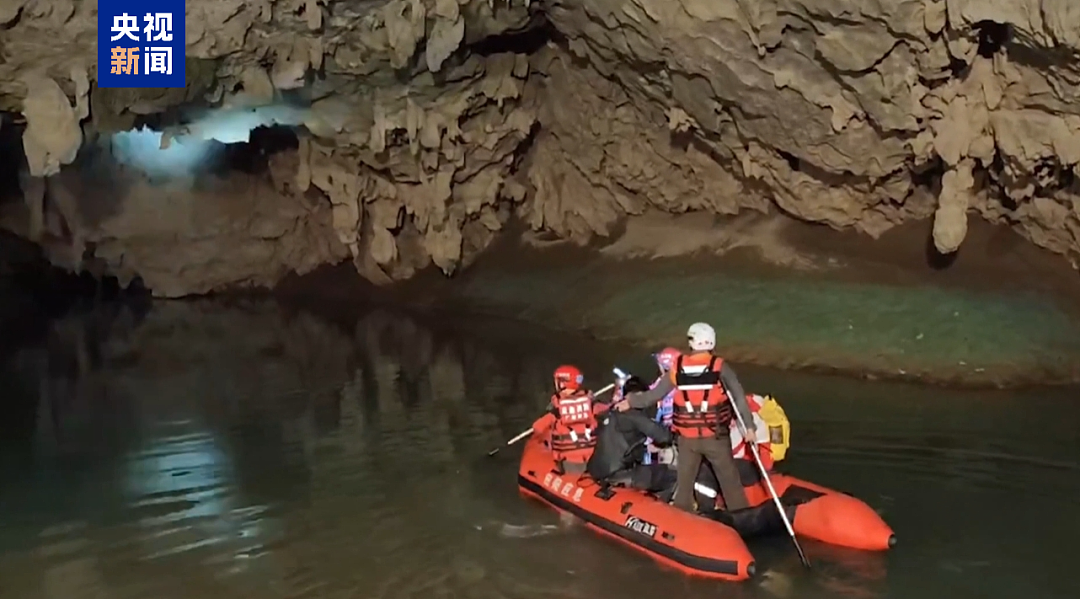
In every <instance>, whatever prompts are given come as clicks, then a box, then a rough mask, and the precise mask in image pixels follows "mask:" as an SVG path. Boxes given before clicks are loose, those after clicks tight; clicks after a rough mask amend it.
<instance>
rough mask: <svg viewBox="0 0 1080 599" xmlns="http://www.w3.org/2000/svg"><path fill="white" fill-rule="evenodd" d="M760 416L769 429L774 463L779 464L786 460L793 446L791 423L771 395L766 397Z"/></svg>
mask: <svg viewBox="0 0 1080 599" xmlns="http://www.w3.org/2000/svg"><path fill="white" fill-rule="evenodd" d="M759 415H760V416H761V419H762V420H764V421H765V425H766V426H768V427H769V444H770V445H769V447H770V449H771V450H772V458H773V461H774V462H779V461H781V460H783V459H784V456H786V455H787V450H788V447H790V446H791V422H790V421H789V420H788V417H787V414H785V413H784V408H781V407H780V403H779V402H777V401H776V399H775V398H774V397H773V396H771V395H766V396H765V403H764V405H762V406H761V412H760V413H759Z"/></svg>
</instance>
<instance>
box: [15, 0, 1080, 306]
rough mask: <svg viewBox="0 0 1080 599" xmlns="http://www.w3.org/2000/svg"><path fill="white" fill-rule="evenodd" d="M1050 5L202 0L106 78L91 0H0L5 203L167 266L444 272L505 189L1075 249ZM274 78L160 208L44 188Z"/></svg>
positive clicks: (249, 94)
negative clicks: (191, 179)
mask: <svg viewBox="0 0 1080 599" xmlns="http://www.w3.org/2000/svg"><path fill="white" fill-rule="evenodd" d="M1070 7H1071V4H1070V3H1069V2H1066V1H1065V0H1057V1H1055V0H1043V1H1041V2H1039V3H1038V10H1032V9H1030V7H1029V5H1028V4H1027V3H1023V2H1019V1H1018V0H1015V1H1004V0H995V1H992V2H973V1H967V0H942V1H933V0H882V1H878V2H871V3H869V4H865V5H859V6H857V7H856V6H853V5H850V3H841V2H834V1H832V0H814V1H795V0H789V1H776V0H773V1H768V2H754V3H746V2H742V1H741V0H719V1H714V0H708V1H705V0H674V1H670V0H633V1H630V2H624V1H622V0H620V1H618V2H615V1H612V0H590V1H588V2H586V1H584V0H550V1H547V2H528V1H524V2H523V1H521V0H511V1H509V2H505V1H502V0H500V1H494V2H493V1H491V0H456V1H455V0H389V1H371V2H355V1H351V2H344V1H333V0H328V1H326V2H321V3H320V2H310V1H302V2H298V1H296V0H288V1H286V0H279V1H274V0H263V1H260V2H240V1H238V0H228V1H224V2H222V1H215V2H209V1H204V0H200V1H198V2H189V3H188V14H187V29H188V40H187V42H188V60H187V73H188V79H189V85H188V87H187V88H186V89H161V90H158V89H123V90H117V89H99V88H96V87H95V85H94V78H95V73H96V71H95V68H96V65H95V64H94V63H93V57H94V56H95V53H94V52H93V48H94V44H95V36H94V31H95V21H94V8H95V3H94V2H80V1H75V0H54V1H52V2H49V1H47V0H18V1H16V2H15V3H14V4H11V3H9V5H8V6H7V7H6V8H5V9H3V10H0V23H2V24H3V26H4V27H5V31H4V39H3V41H2V42H0V44H2V52H3V56H4V61H3V62H2V63H0V109H3V110H5V111H8V112H10V113H15V114H17V115H20V116H18V118H17V119H16V120H15V121H13V123H14V124H8V125H6V126H8V127H11V126H15V127H19V128H20V134H21V136H22V145H23V148H24V151H25V154H26V169H25V172H24V176H23V177H22V184H21V189H22V192H23V195H24V198H25V205H26V209H25V210H24V211H22V213H21V214H19V215H17V216H11V215H8V216H6V217H5V219H4V221H5V223H6V226H7V227H8V228H11V229H14V230H18V231H20V232H25V234H26V235H28V236H29V237H30V238H31V239H34V240H35V241H38V242H42V243H43V245H46V247H47V248H48V250H49V254H50V256H52V257H53V260H54V261H55V262H57V263H59V264H63V265H65V266H71V265H81V264H82V262H83V261H84V260H85V259H87V258H86V256H87V255H88V253H87V250H90V251H89V255H91V256H92V257H93V258H96V259H97V260H98V261H99V264H100V268H102V269H103V270H105V271H108V272H112V273H115V274H117V275H118V276H120V277H121V278H131V277H133V276H135V275H140V276H142V277H143V278H144V279H145V280H146V281H147V283H148V286H149V287H151V288H152V289H154V290H155V293H157V294H158V295H165V296H179V295H185V294H191V293H202V292H205V291H208V290H216V289H224V288H231V287H237V286H240V287H243V286H265V285H270V284H272V283H273V282H275V281H276V280H278V279H280V278H281V277H282V276H284V274H286V273H288V272H292V271H295V272H306V271H308V270H310V269H312V268H314V267H315V266H317V265H319V264H322V263H330V262H338V261H340V260H342V259H345V260H351V261H352V262H353V264H354V265H355V267H356V270H357V271H358V272H359V273H360V274H361V275H362V276H364V277H365V278H367V279H368V280H370V281H373V282H376V283H379V284H385V283H388V282H391V281H394V280H401V279H406V278H409V277H411V276H413V275H414V274H415V273H416V272H418V271H419V270H420V269H422V268H424V267H427V266H429V265H432V264H433V265H435V266H437V267H438V268H440V269H441V270H443V271H444V272H446V273H453V272H456V271H457V270H458V269H460V268H461V267H462V266H463V265H468V264H469V263H470V262H471V261H472V260H474V259H475V257H476V256H477V255H478V254H479V253H480V252H482V251H483V250H484V249H485V248H486V247H488V246H489V244H490V243H491V242H492V240H493V239H494V237H495V236H496V234H497V233H498V232H499V231H501V230H503V229H504V228H505V227H506V225H507V223H508V222H509V221H510V220H511V219H513V218H515V217H516V218H519V219H521V220H523V221H524V222H526V223H528V225H529V226H530V227H532V228H533V229H535V230H538V231H543V232H546V233H548V234H550V235H553V236H555V237H557V238H561V239H570V240H574V241H576V242H581V243H584V242H587V241H589V240H590V239H592V238H594V237H597V236H600V237H606V236H613V235H618V234H619V232H620V231H621V230H622V225H623V223H624V221H625V219H626V218H628V217H631V218H632V217H635V216H636V215H639V214H641V213H643V212H644V211H646V210H649V209H651V210H659V211H663V212H670V213H682V212H686V211H705V212H711V213H715V214H722V215H727V214H735V213H738V212H740V211H746V210H751V211H763V212H764V211H779V212H783V213H786V214H789V215H793V216H796V217H798V218H800V219H804V220H807V221H812V222H816V223H822V224H826V225H828V226H830V227H833V228H837V229H855V230H857V231H860V232H862V233H865V234H867V235H871V236H879V235H881V234H883V233H884V232H885V231H887V230H888V229H890V228H892V227H894V226H896V225H897V224H900V223H903V222H907V221H911V220H919V219H926V218H933V219H934V227H933V232H932V234H933V244H934V246H935V248H936V251H938V252H941V253H945V254H948V253H952V252H955V251H957V249H958V248H959V247H960V246H961V244H962V243H963V241H964V239H965V237H966V235H967V230H968V219H969V218H970V217H972V216H978V217H981V218H984V219H988V220H990V221H993V222H999V223H1008V224H1010V225H1012V226H1013V227H1015V228H1016V230H1017V231H1019V232H1020V233H1021V234H1022V235H1023V236H1025V237H1026V238H1027V239H1029V240H1030V241H1032V242H1033V243H1035V244H1037V245H1039V246H1042V247H1044V248H1047V249H1049V250H1051V251H1052V252H1055V253H1057V254H1060V255H1063V256H1065V257H1067V258H1068V259H1069V260H1070V261H1071V262H1072V264H1073V265H1074V266H1080V184H1078V183H1077V182H1076V178H1075V169H1076V168H1077V164H1078V163H1080V92H1078V89H1080V60H1078V59H1077V58H1076V56H1077V54H1076V53H1077V51H1078V50H1080V34H1078V33H1077V32H1078V31H1080V13H1076V11H1074V10H1072V9H1071V8H1070ZM57 40H64V42H62V43H58V42H57ZM283 94H286V95H290V97H291V98H293V99H297V98H298V99H299V105H300V106H302V108H301V109H300V112H301V113H302V114H301V117H300V118H299V119H298V120H299V121H300V122H301V123H302V124H303V125H304V128H303V129H302V130H301V131H300V133H299V136H300V140H299V144H298V146H297V147H296V148H294V149H289V150H287V151H283V152H280V153H277V154H275V155H274V156H273V157H271V160H270V174H269V175H268V176H265V177H264V179H267V181H262V182H254V181H249V180H245V179H244V178H242V177H238V178H234V179H233V180H231V181H230V182H228V183H221V184H220V185H219V187H220V188H219V189H214V190H210V191H198V192H195V191H189V192H185V193H186V195H185V196H184V197H182V198H179V197H172V198H171V199H170V202H172V205H173V206H174V208H173V210H179V211H180V212H182V213H183V214H184V215H187V217H186V218H181V217H180V213H168V212H166V214H169V217H168V218H162V217H156V218H155V217H154V216H151V215H148V214H147V210H148V209H147V207H148V206H149V207H153V206H155V204H154V203H153V202H155V201H158V202H160V201H161V198H160V197H158V196H159V195H160V194H161V193H165V192H158V191H155V189H154V188H152V187H150V186H149V185H147V186H145V188H144V189H138V188H139V186H140V185H143V184H142V183H134V184H132V185H131V187H132V188H133V191H132V194H134V195H137V196H138V198H135V197H127V198H125V199H124V200H123V201H122V202H121V203H120V207H119V208H118V209H117V210H116V212H117V214H115V215H113V216H112V217H111V218H106V219H100V218H91V217H89V216H87V214H86V213H87V212H95V211H98V212H100V210H97V209H96V208H95V205H96V204H97V203H99V202H100V200H96V199H94V198H93V197H88V196H91V195H92V194H85V193H82V192H81V191H79V190H76V192H75V193H74V194H71V193H69V194H67V195H74V197H69V198H67V199H64V197H63V196H64V195H65V193H64V192H63V190H64V189H70V187H65V183H64V179H65V177H70V176H71V175H70V174H69V173H68V171H70V170H73V169H76V168H77V164H78V160H77V158H78V157H79V151H80V148H81V147H84V146H85V145H86V144H88V143H90V142H91V140H94V139H98V138H99V137H100V136H103V135H108V134H110V133H112V132H115V131H121V130H126V129H130V128H131V127H132V126H134V125H135V124H136V123H137V122H139V121H140V119H144V120H145V118H147V117H152V116H154V115H159V116H160V115H161V114H163V113H166V112H167V111H168V110H170V109H173V108H177V107H185V106H187V107H191V106H199V107H203V108H206V107H232V108H236V107H242V108H244V107H260V106H266V105H270V104H273V103H275V102H279V101H280V100H281V98H282V97H283ZM163 127H164V128H165V129H166V131H167V135H176V136H180V137H182V136H183V135H194V134H197V132H193V131H192V128H193V126H191V125H189V126H187V129H184V127H183V126H180V125H178V124H172V125H169V124H167V123H166V124H165V125H163ZM194 128H196V129H197V127H194ZM163 143H164V142H163ZM65 165H67V166H66V167H65ZM260 186H263V187H268V188H272V189H273V191H272V192H271V191H269V190H265V191H264V190H263V187H260ZM239 188H245V189H247V190H250V191H239ZM174 196H175V194H174ZM176 206H179V207H176ZM149 211H150V212H154V210H153V209H150V210H149ZM251 214H254V216H251ZM243 215H247V216H243ZM268 215H273V216H268ZM62 231H67V232H69V233H70V234H65V235H60V234H59V233H60V232H62ZM46 233H51V234H53V236H54V237H59V238H61V239H60V240H59V241H56V242H52V243H44V242H43V241H42V240H43V239H44V236H45V234H46ZM163 238H169V239H170V240H172V241H171V242H170V243H163V242H161V241H160V239H163ZM189 246H197V247H196V249H191V248H190V247H189ZM269 246H274V248H273V249H271V248H270V247H269ZM99 248H100V250H99ZM209 256H213V258H210V257H209Z"/></svg>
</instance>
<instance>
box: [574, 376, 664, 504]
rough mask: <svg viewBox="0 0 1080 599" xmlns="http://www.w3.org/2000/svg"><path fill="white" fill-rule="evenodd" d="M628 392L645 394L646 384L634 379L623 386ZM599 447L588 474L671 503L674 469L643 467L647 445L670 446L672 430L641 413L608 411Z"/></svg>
mask: <svg viewBox="0 0 1080 599" xmlns="http://www.w3.org/2000/svg"><path fill="white" fill-rule="evenodd" d="M622 387H623V389H624V390H625V391H626V392H634V391H645V390H647V389H648V387H647V386H646V385H645V382H644V381H642V380H641V379H640V378H638V377H636V376H632V377H630V378H629V379H627V380H626V381H624V382H623V384H622ZM599 420H600V422H599V428H597V430H596V448H595V449H594V451H593V454H592V457H591V458H589V463H588V464H587V466H586V471H587V472H588V473H589V476H590V477H592V479H593V480H594V481H596V482H597V483H600V484H601V485H604V486H611V485H616V486H628V487H632V488H635V489H640V490H642V491H648V492H650V493H655V494H656V495H657V496H658V497H659V498H660V499H661V500H662V501H665V502H668V501H671V497H672V495H673V494H674V492H675V470H674V469H673V468H672V467H671V466H668V465H667V464H644V463H643V460H644V458H645V456H646V453H647V452H646V449H645V444H646V440H647V439H651V440H652V441H653V442H654V443H656V444H657V445H660V446H664V445H670V444H671V443H672V441H673V440H674V439H673V436H672V434H671V431H670V430H668V429H667V428H665V427H664V426H663V425H662V424H660V423H658V422H656V421H655V420H653V419H652V418H650V417H649V415H648V414H646V413H644V412H642V411H640V410H632V411H627V412H614V411H609V412H608V413H606V414H603V415H602V416H600V417H599Z"/></svg>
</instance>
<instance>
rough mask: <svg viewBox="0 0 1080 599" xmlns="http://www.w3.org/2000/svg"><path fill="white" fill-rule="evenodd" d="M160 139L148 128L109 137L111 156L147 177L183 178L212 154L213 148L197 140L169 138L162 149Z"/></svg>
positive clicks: (159, 135) (206, 160) (158, 132)
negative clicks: (110, 140)
mask: <svg viewBox="0 0 1080 599" xmlns="http://www.w3.org/2000/svg"><path fill="white" fill-rule="evenodd" d="M161 136H162V134H161V132H160V131H152V130H150V129H137V130H134V131H123V132H121V133H117V134H115V135H113V136H112V154H113V157H115V158H116V160H117V162H120V163H121V164H126V165H128V166H132V167H135V168H137V169H139V170H141V171H143V172H144V173H146V174H147V175H150V176H151V177H185V176H188V175H190V174H192V172H194V171H195V169H196V168H198V167H199V166H202V165H203V164H205V163H206V162H208V160H209V159H210V158H211V157H212V155H213V153H212V149H213V145H212V144H210V143H208V142H206V141H203V140H201V139H184V138H173V139H172V140H170V143H169V147H167V148H165V149H164V150H163V149H161Z"/></svg>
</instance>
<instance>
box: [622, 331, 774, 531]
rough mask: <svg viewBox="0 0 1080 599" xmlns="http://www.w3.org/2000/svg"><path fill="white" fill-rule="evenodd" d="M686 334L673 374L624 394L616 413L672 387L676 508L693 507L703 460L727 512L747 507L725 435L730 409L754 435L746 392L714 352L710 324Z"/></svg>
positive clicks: (659, 396) (658, 397)
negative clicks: (685, 351) (639, 390)
mask: <svg viewBox="0 0 1080 599" xmlns="http://www.w3.org/2000/svg"><path fill="white" fill-rule="evenodd" d="M686 335H687V340H688V342H689V345H690V353H689V354H687V355H683V356H680V357H679V358H678V359H677V360H676V362H675V365H674V368H672V369H671V376H670V377H668V378H667V379H665V380H664V381H662V382H661V383H660V384H658V385H657V386H656V387H654V388H652V389H651V390H649V391H646V392H643V393H631V394H629V395H627V396H626V398H624V399H623V400H621V401H620V402H619V403H617V404H615V406H614V407H615V408H616V409H618V410H620V411H624V410H627V409H630V408H637V409H642V408H647V407H649V406H651V405H653V404H655V403H656V402H658V401H660V400H661V399H663V398H664V396H665V395H667V394H668V393H671V392H672V391H675V392H676V393H675V396H674V398H673V401H672V405H673V410H674V411H673V413H672V422H671V424H672V431H673V432H674V433H675V434H676V435H678V440H677V442H676V448H677V449H678V452H679V459H678V463H677V467H676V474H677V477H678V482H677V483H676V484H677V489H676V491H675V500H674V504H675V506H676V507H678V508H681V509H683V510H686V511H690V512H692V511H693V510H694V481H695V479H696V478H697V476H698V469H699V467H700V466H701V461H702V459H704V460H705V461H707V462H708V464H709V465H710V466H711V467H712V470H713V473H714V474H715V475H716V478H717V480H718V481H719V483H720V492H721V493H722V494H723V497H724V505H725V507H726V508H727V509H728V510H729V511H734V510H739V509H744V508H747V507H749V502H748V501H747V499H746V491H745V489H743V486H742V481H741V480H740V478H739V471H738V469H737V467H736V465H735V459H734V457H733V456H732V454H731V439H730V436H729V427H730V425H731V421H732V419H733V418H734V412H733V411H732V410H736V409H737V410H739V413H740V414H741V415H742V417H743V421H744V422H746V424H747V426H748V427H750V430H748V431H747V432H748V434H749V435H750V436H752V437H754V436H756V435H757V429H756V427H755V425H754V418H753V414H752V413H751V411H750V406H749V405H748V404H747V402H746V392H745V391H744V390H743V387H742V384H741V383H739V379H738V377H736V376H735V371H734V370H732V368H731V367H730V366H728V364H727V363H725V362H724V360H723V359H722V358H720V357H719V356H717V355H715V354H714V353H713V350H714V349H715V348H716V331H715V330H714V329H713V328H712V327H711V326H709V325H708V324H706V323H704V322H697V323H694V324H692V325H690V328H689V329H688V330H687V332H686Z"/></svg>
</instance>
